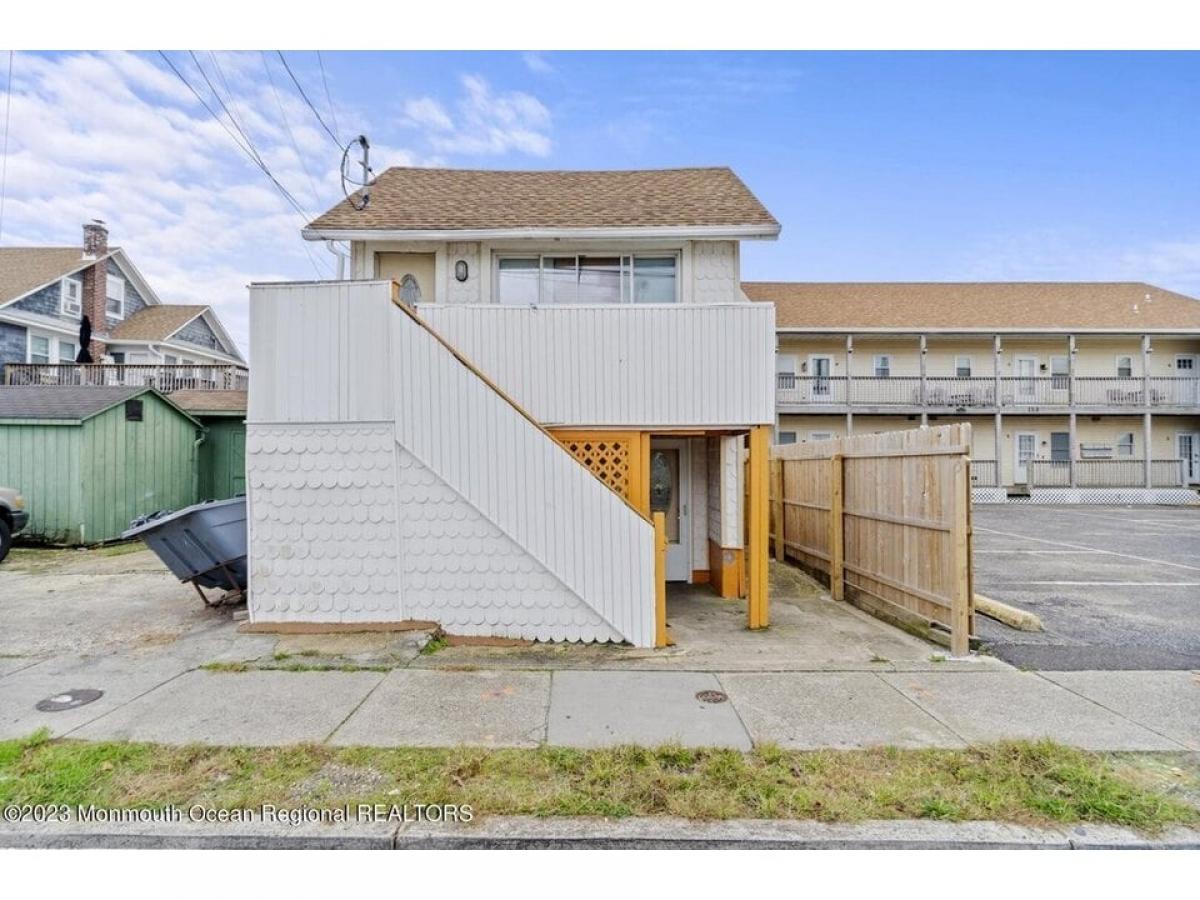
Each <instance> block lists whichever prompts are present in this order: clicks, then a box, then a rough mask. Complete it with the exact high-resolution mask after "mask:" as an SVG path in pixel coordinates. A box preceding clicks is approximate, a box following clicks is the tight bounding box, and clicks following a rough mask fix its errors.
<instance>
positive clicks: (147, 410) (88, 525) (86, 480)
mask: <svg viewBox="0 0 1200 900" xmlns="http://www.w3.org/2000/svg"><path fill="white" fill-rule="evenodd" d="M140 399H141V400H142V401H143V405H142V421H141V422H127V421H125V405H124V404H120V405H119V406H115V407H113V408H112V409H110V410H108V411H107V412H104V413H101V414H100V415H98V416H94V417H92V418H91V419H88V420H87V421H86V422H84V423H83V437H82V441H81V447H80V449H81V455H80V462H79V469H80V475H81V478H82V482H83V487H82V492H83V521H84V528H85V542H86V543H89V544H91V543H97V542H99V541H110V540H113V539H114V538H118V537H120V536H121V532H122V531H124V530H125V529H126V528H128V527H129V521H130V520H131V519H133V518H136V517H137V516H140V515H143V514H145V513H148V512H154V511H155V510H159V509H179V508H180V507H183V506H189V505H191V504H192V503H195V502H196V484H195V478H196V474H197V473H196V468H195V460H196V447H195V441H196V437H197V431H198V429H197V426H196V424H195V423H194V422H192V421H191V420H190V419H188V418H187V417H186V416H184V415H183V414H182V413H180V412H179V411H178V410H177V409H176V408H175V407H173V406H170V405H169V404H167V403H165V402H163V401H162V400H161V399H159V398H158V397H156V396H154V395H153V394H143V395H142V396H141V398H140Z"/></svg>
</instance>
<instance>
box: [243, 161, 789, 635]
mask: <svg viewBox="0 0 1200 900" xmlns="http://www.w3.org/2000/svg"><path fill="white" fill-rule="evenodd" d="M778 232H779V224H778V223H777V222H776V221H775V219H774V218H773V217H772V216H771V215H770V213H768V212H767V210H766V209H765V208H764V207H763V205H762V204H761V203H760V202H759V201H758V200H757V198H755V197H754V195H753V194H751V192H750V191H749V190H748V189H747V188H746V186H745V185H744V184H743V183H742V182H741V181H740V180H739V179H738V178H737V176H736V175H734V173H733V172H731V171H730V170H728V169H725V168H712V169H677V170H659V171H620V172H561V171H560V172H533V171H520V172H504V171H456V170H438V169H411V168H398V169H389V170H388V171H387V172H385V173H383V174H382V175H380V176H379V178H378V180H377V181H376V183H375V184H374V185H373V186H372V188H371V192H370V198H369V202H367V203H365V204H364V203H363V198H362V197H361V196H356V197H354V198H351V199H350V200H349V201H347V202H345V203H342V204H339V205H338V206H337V207H335V208H334V209H332V210H330V211H329V212H327V213H325V214H324V215H322V216H320V217H319V218H317V219H316V220H315V221H314V222H312V223H311V224H310V225H309V227H308V228H307V229H305V231H304V236H305V237H306V238H308V239H309V240H333V241H347V242H349V244H350V248H351V272H350V275H351V278H352V279H353V280H351V281H347V282H324V283H312V284H290V285H288V284H264V285H256V286H252V289H251V347H252V351H251V352H252V354H253V356H254V360H255V367H256V368H255V379H254V383H253V384H252V385H251V391H250V409H249V416H248V433H247V463H248V465H247V476H248V483H249V501H250V563H251V586H250V600H249V606H250V614H251V618H252V619H253V620H255V621H258V622H276V621H295V620H300V621H326V622H341V621H376V620H387V621H394V620H397V619H420V620H433V621H437V622H439V623H441V624H442V625H443V626H444V627H446V628H447V630H450V631H452V632H457V633H462V634H482V635H502V636H510V637H525V638H540V639H549V638H553V639H558V640H564V639H565V640H628V641H630V642H631V643H634V644H635V645H638V646H649V645H651V644H653V643H655V642H656V641H657V642H660V643H661V640H662V635H661V631H660V629H661V626H662V624H663V622H662V615H661V614H660V613H658V612H656V608H657V607H656V603H658V601H659V595H660V593H661V592H660V591H659V589H658V585H657V584H656V570H665V577H666V579H668V580H677V581H689V582H710V583H711V584H712V585H713V587H714V589H715V590H717V591H718V592H719V593H721V594H722V595H724V596H739V595H746V596H747V597H748V604H747V606H748V621H749V624H750V625H751V627H756V626H759V625H764V624H766V565H767V548H766V523H767V508H766V502H767V501H766V498H767V485H766V477H767V476H766V471H767V466H766V459H767V452H768V445H769V439H770V431H771V429H772V427H773V426H774V422H775V405H774V386H773V366H774V351H775V332H774V329H775V323H774V309H773V308H772V307H771V306H770V305H767V304H755V303H750V302H749V301H748V300H747V299H746V297H745V296H744V295H743V293H742V291H741V288H740V266H739V258H740V253H739V247H740V242H741V241H743V240H758V239H773V238H775V237H776V235H777V234H778ZM393 288H394V293H395V296H393ZM296 354H302V355H303V358H304V360H305V366H304V370H303V372H302V373H301V374H300V375H297V372H296V369H295V365H294V360H295V355H296ZM747 451H748V452H747ZM747 457H748V463H747V462H746V459H747ZM744 496H745V497H748V500H746V501H745V503H747V504H748V513H747V514H746V515H744V507H743V502H744V501H743V497H744ZM655 514H661V516H662V526H661V529H662V532H663V534H662V546H661V551H662V557H663V558H662V560H661V565H659V566H657V568H656V553H657V552H658V551H657V549H656V545H655V541H656V535H655V529H654V528H653V527H652V525H651V521H652V518H653V517H654V515H655ZM747 521H748V522H749V527H748V528H747V527H746V523H747Z"/></svg>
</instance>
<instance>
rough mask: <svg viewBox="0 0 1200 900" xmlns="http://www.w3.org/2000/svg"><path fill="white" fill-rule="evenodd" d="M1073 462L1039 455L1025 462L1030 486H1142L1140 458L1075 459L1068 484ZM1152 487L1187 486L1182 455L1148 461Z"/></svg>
mask: <svg viewBox="0 0 1200 900" xmlns="http://www.w3.org/2000/svg"><path fill="white" fill-rule="evenodd" d="M1071 468H1072V464H1071V463H1070V462H1068V461H1067V460H1046V459H1038V460H1034V461H1032V462H1030V463H1028V464H1027V470H1028V472H1029V486H1030V487H1081V488H1118V487H1145V486H1146V461H1145V460H1143V459H1133V458H1126V459H1077V460H1075V462H1074V469H1075V484H1074V485H1072V484H1071ZM1150 481H1151V486H1152V487H1159V488H1169V487H1186V486H1187V476H1186V470H1185V468H1184V461H1183V460H1182V459H1154V460H1151V461H1150Z"/></svg>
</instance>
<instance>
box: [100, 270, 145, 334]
mask: <svg viewBox="0 0 1200 900" xmlns="http://www.w3.org/2000/svg"><path fill="white" fill-rule="evenodd" d="M108 276H109V277H110V278H121V279H124V281H125V318H126V319H128V318H129V317H130V316H132V315H133V314H134V313H135V312H137V311H138V310H139V309H142V308H143V307H144V306H145V305H146V300H145V298H144V297H143V296H142V295H141V294H139V293H138V290H137V288H135V287H134V286H133V282H132V281H130V279H129V276H127V275H125V274H124V273H123V272H122V271H121V267H120V266H118V265H117V264H116V263H115V262H113V261H112V260H111V259H110V260H109V261H108ZM107 318H108V327H109V328H110V329H111V328H115V327H116V325H117V323H118V322H120V321H121V320H120V319H114V318H113V317H112V316H108V317H107Z"/></svg>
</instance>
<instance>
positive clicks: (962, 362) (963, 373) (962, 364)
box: [954, 356, 971, 378]
mask: <svg viewBox="0 0 1200 900" xmlns="http://www.w3.org/2000/svg"><path fill="white" fill-rule="evenodd" d="M954 374H955V376H956V377H958V378H970V377H971V357H969V356H956V357H954Z"/></svg>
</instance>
